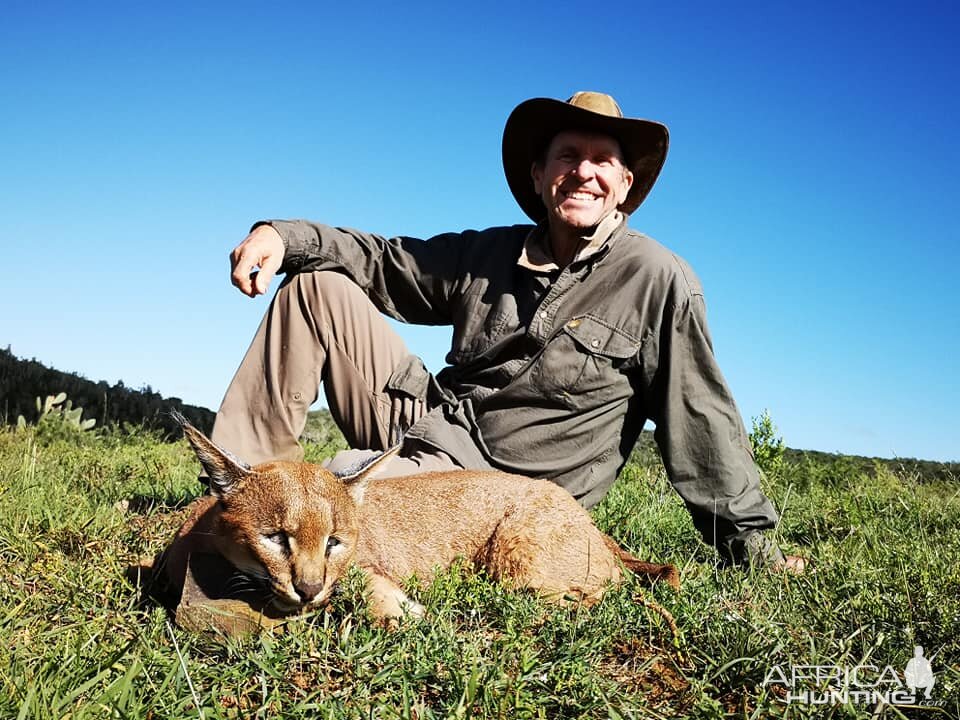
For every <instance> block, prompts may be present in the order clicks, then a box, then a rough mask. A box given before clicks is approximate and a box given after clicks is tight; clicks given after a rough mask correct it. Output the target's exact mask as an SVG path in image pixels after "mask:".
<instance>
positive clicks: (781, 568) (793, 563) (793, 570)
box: [770, 555, 810, 575]
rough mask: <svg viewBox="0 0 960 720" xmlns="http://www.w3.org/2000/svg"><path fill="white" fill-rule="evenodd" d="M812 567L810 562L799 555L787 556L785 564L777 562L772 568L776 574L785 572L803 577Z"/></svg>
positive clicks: (784, 559) (784, 560)
mask: <svg viewBox="0 0 960 720" xmlns="http://www.w3.org/2000/svg"><path fill="white" fill-rule="evenodd" d="M809 566H810V561H809V560H807V559H806V558H802V557H800V556H799V555H787V556H785V557H784V558H783V562H776V563H774V564H773V565H772V566H771V568H770V569H771V570H773V571H774V572H783V573H788V574H790V575H803V574H804V573H805V572H806V571H807V568H808V567H809Z"/></svg>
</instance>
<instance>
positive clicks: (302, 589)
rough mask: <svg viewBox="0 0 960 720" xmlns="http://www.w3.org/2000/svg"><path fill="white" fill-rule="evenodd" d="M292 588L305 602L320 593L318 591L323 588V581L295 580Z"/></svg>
mask: <svg viewBox="0 0 960 720" xmlns="http://www.w3.org/2000/svg"><path fill="white" fill-rule="evenodd" d="M293 589H294V590H295V591H296V593H297V595H299V596H300V599H301V600H302V601H303V602H305V603H307V602H310V601H311V600H313V599H314V598H315V597H316V596H317V595H319V594H320V591H321V590H323V583H308V582H295V583H294V584H293Z"/></svg>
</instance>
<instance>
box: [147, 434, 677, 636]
mask: <svg viewBox="0 0 960 720" xmlns="http://www.w3.org/2000/svg"><path fill="white" fill-rule="evenodd" d="M178 419H179V420H180V422H181V424H182V425H183V430H184V433H185V435H186V437H187V439H188V440H189V442H190V444H191V445H192V446H193V449H194V451H195V452H196V454H197V457H198V458H199V460H200V462H201V464H202V465H203V467H204V469H205V470H206V472H207V474H208V475H209V477H210V489H211V493H212V494H211V495H208V496H204V497H201V498H199V499H198V500H196V501H194V503H193V504H192V505H191V508H190V514H189V518H188V520H187V521H186V522H185V523H184V524H183V526H182V527H181V528H180V530H179V531H178V533H177V535H176V537H175V539H174V541H173V543H172V544H171V545H170V547H169V548H168V549H167V550H166V551H165V553H164V555H163V559H162V563H163V568H164V572H165V573H166V575H167V579H168V580H169V581H170V584H171V586H172V587H173V588H178V590H176V592H179V589H181V588H182V587H183V582H184V575H185V572H186V567H187V563H188V561H189V557H190V554H191V553H216V554H219V555H220V556H222V557H224V558H226V559H227V560H228V561H229V562H230V563H231V564H233V566H234V567H236V568H237V569H238V570H240V571H241V572H242V573H244V574H245V575H248V576H250V577H252V578H254V579H256V580H258V581H259V582H261V583H263V585H264V586H265V587H268V588H269V589H270V591H271V592H272V594H273V604H274V605H275V606H277V607H278V608H279V609H281V610H283V611H291V612H292V611H296V610H298V609H301V608H307V607H316V606H321V605H324V604H325V603H326V602H327V601H328V600H329V599H330V596H331V593H332V592H333V590H334V587H335V585H336V583H337V581H338V580H339V579H340V578H342V577H343V576H344V574H345V573H346V572H347V569H348V567H349V566H350V564H351V563H356V564H357V565H358V566H359V567H360V568H362V569H363V570H364V571H365V572H366V575H367V583H368V587H367V589H368V592H369V596H370V600H369V608H370V611H371V614H372V615H373V616H374V617H375V618H378V619H381V620H385V621H389V620H391V619H393V618H398V617H400V616H402V615H403V614H404V613H405V612H409V613H412V614H422V613H423V608H422V607H421V606H420V605H419V604H417V603H416V602H414V601H413V600H411V599H410V598H408V597H407V595H406V594H405V593H404V591H403V589H402V587H401V585H402V583H403V582H404V581H405V580H406V579H407V578H409V577H410V576H416V577H418V578H420V579H422V580H427V581H428V580H429V579H430V578H431V577H432V575H433V573H434V572H435V571H436V570H437V569H438V568H447V567H449V566H450V565H451V564H452V563H453V562H454V561H455V560H456V559H457V558H464V559H466V560H467V561H470V562H472V563H473V564H474V565H475V566H476V567H478V568H483V569H485V570H486V572H487V573H488V574H489V575H490V576H491V577H493V578H495V579H497V580H499V581H501V582H502V583H504V584H505V585H507V586H508V587H511V588H529V589H531V590H534V591H535V592H537V593H538V594H539V595H541V596H543V597H544V598H547V599H549V600H552V601H555V602H571V601H574V602H580V603H584V604H591V603H593V602H596V601H597V600H598V599H599V598H600V597H601V595H602V594H603V592H604V591H605V590H606V589H607V588H608V587H609V586H610V585H615V584H617V583H619V582H621V581H622V580H623V578H624V570H623V568H624V567H627V568H629V569H630V570H632V571H634V572H636V573H640V574H643V575H646V576H648V578H650V579H653V580H663V581H665V582H667V583H669V584H670V585H671V586H673V587H674V588H676V587H678V586H679V581H678V574H677V570H676V568H675V567H674V566H672V565H657V564H653V563H647V562H643V561H641V560H638V559H636V558H634V557H633V556H631V555H630V554H629V553H627V552H625V551H624V550H622V549H621V548H619V547H618V546H617V544H616V542H615V541H614V540H612V539H611V538H610V537H608V536H606V535H604V534H603V533H602V532H600V531H599V530H598V529H597V528H596V526H594V524H593V522H592V520H591V518H590V516H589V515H588V514H587V512H586V511H585V510H584V509H583V508H582V507H580V505H578V504H577V502H576V501H575V500H574V499H573V497H572V496H571V495H570V494H569V493H567V491H566V490H564V489H563V488H561V487H559V486H557V485H555V484H553V483H551V482H549V481H546V480H531V479H530V478H525V477H520V476H516V475H508V474H506V473H501V472H495V471H471V470H459V471H451V472H431V473H423V474H418V475H409V476H406V477H394V478H382V479H377V480H375V481H374V477H375V476H376V475H377V473H378V472H379V471H381V470H382V469H383V466H384V465H385V464H386V461H387V460H388V459H389V457H390V456H391V455H392V454H393V452H395V450H394V451H388V452H387V453H384V454H383V455H381V456H380V457H378V458H377V459H376V460H374V461H373V462H372V463H370V464H368V465H367V466H366V467H363V468H362V469H360V470H358V471H357V472H354V473H352V474H349V475H345V476H340V477H337V476H335V475H334V474H333V473H331V472H329V471H328V470H326V469H325V468H323V467H321V466H319V465H314V464H310V463H302V462H268V463H263V464H261V465H257V466H255V467H250V466H248V465H246V464H245V463H243V462H242V461H241V460H239V459H238V458H236V457H234V456H233V455H231V454H230V453H229V452H226V451H224V450H222V449H221V448H219V447H217V446H216V445H215V444H214V443H213V442H211V441H210V440H209V439H208V438H206V437H205V436H204V435H203V434H202V433H201V432H200V431H198V430H197V429H196V428H194V427H193V426H192V425H190V424H189V423H187V422H186V420H185V419H183V418H178ZM642 602H644V603H645V604H648V605H650V606H653V605H654V604H653V603H650V602H647V601H642ZM657 609H658V610H662V609H660V608H657ZM663 613H666V611H665V610H664V611H663ZM665 617H669V614H668V613H667V614H666V615H665ZM668 622H669V620H668Z"/></svg>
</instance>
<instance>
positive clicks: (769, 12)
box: [0, 0, 960, 460]
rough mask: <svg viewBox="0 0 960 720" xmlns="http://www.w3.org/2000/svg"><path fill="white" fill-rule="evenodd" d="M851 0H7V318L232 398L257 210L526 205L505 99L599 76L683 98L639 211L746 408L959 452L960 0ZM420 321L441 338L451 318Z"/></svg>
mask: <svg viewBox="0 0 960 720" xmlns="http://www.w3.org/2000/svg"><path fill="white" fill-rule="evenodd" d="M196 5H200V6H199V7H197V6H196ZM840 5H841V4H838V3H803V4H795V3H794V4H788V3H779V2H764V3H683V2H680V3H673V4H670V7H669V8H667V7H665V6H664V4H663V3H642V2H631V3H622V4H617V3H606V4H603V5H602V6H601V5H600V4H592V5H590V4H588V5H583V4H566V3H553V4H551V5H549V6H546V5H542V6H541V5H536V4H528V3H523V2H511V3H493V4H490V5H488V6H486V7H485V8H479V7H472V6H471V7H469V8H460V7H457V6H456V5H455V4H447V3H443V4H441V3H437V4H418V5H414V6H406V5H403V6H400V5H398V4H384V5H382V6H378V5H377V4H376V3H354V4H352V6H351V7H337V8H335V9H327V6H326V4H324V3H302V4H295V3H246V2H231V3H214V2H210V3H203V4H193V3H190V4H181V3H176V2H174V3H165V4H163V5H162V6H161V5H158V4H148V3H116V4H110V3H46V2H39V3H38V2H29V3H27V2H19V0H14V1H13V2H10V1H9V0H8V1H7V2H5V3H4V10H3V22H2V23H0V107H2V108H3V111H2V113H0V148H2V160H0V219H2V223H3V233H2V236H3V241H2V243H3V257H4V260H5V265H6V267H5V272H4V273H3V282H2V284H0V305H2V308H3V312H2V314H0V345H2V346H6V345H10V346H11V349H12V350H13V352H14V353H15V354H17V355H19V356H21V357H36V358H37V359H38V360H41V361H43V362H45V363H47V364H50V365H53V366H55V367H57V368H60V369H62V370H68V371H75V372H79V373H81V374H83V375H85V376H86V377H88V378H91V379H93V380H100V379H104V380H107V381H109V382H115V381H117V380H118V379H122V380H123V381H124V382H125V383H126V384H127V385H130V386H135V387H136V386H141V385H145V384H149V385H151V386H152V387H153V388H154V389H155V390H157V391H159V392H162V393H163V394H165V395H174V396H178V397H181V398H183V399H184V400H185V401H187V402H192V403H197V404H201V405H206V406H208V407H211V408H213V409H215V408H216V406H217V405H218V404H219V401H220V398H221V396H222V394H223V391H224V389H225V388H226V385H227V383H228V382H229V380H230V377H231V376H232V374H233V371H234V369H235V368H236V365H237V363H238V362H239V360H240V358H241V356H242V354H243V352H244V351H245V349H246V346H247V344H248V342H249V339H250V337H251V335H252V333H253V331H254V330H255V328H256V326H257V324H258V323H259V319H260V316H261V315H262V312H263V310H264V309H265V307H266V303H267V300H266V299H265V298H259V299H257V300H250V299H248V298H245V297H244V296H242V295H240V294H239V293H238V292H237V291H236V290H234V289H233V287H232V286H231V285H230V283H229V277H228V264H227V253H228V252H229V250H230V249H232V248H233V247H234V246H235V245H236V244H237V243H238V242H239V241H240V240H241V239H242V238H243V237H244V235H245V234H246V231H247V229H248V228H249V226H250V224H251V223H252V222H253V221H255V220H257V219H260V218H274V217H279V218H283V217H308V218H311V219H315V220H320V221H323V222H328V223H331V224H338V225H347V226H354V227H359V228H362V229H364V230H370V231H376V232H380V233H385V234H390V235H394V234H396V235H399V234H404V235H416V236H429V235H432V234H435V233H438V232H443V231H449V230H459V229H464V228H477V227H486V226H490V225H499V224H509V223H515V222H521V221H523V220H524V216H523V215H522V213H521V212H520V210H519V209H518V208H517V207H516V205H515V204H514V202H513V200H512V198H511V196H510V194H509V191H508V190H507V187H506V183H505V181H504V180H503V175H502V170H501V167H500V159H499V148H500V134H501V132H502V129H503V123H504V121H505V120H506V117H507V115H508V114H509V112H510V110H511V109H512V108H513V107H514V106H515V105H516V104H517V103H519V102H521V101H522V100H524V99H526V98H529V97H536V96H547V97H558V98H565V97H567V96H569V95H570V94H572V93H573V92H574V91H577V90H583V89H593V90H601V91H605V92H609V93H611V94H613V95H614V96H616V98H617V99H618V100H619V102H620V104H621V106H622V107H623V108H624V111H625V112H626V113H627V114H628V115H632V116H637V117H649V118H653V119H657V120H660V121H662V122H664V123H666V124H667V125H668V126H669V127H670V130H671V151H670V156H669V158H668V160H667V164H666V167H665V169H664V172H663V174H662V175H661V178H660V181H659V182H658V184H657V186H656V187H655V189H654V190H653V192H652V193H651V195H650V197H649V199H648V200H647V201H646V202H645V203H644V205H643V206H642V207H641V208H640V209H639V210H638V211H637V212H636V213H634V215H633V216H632V218H631V225H632V226H633V227H634V228H636V229H638V230H641V231H643V232H646V233H648V234H650V235H652V236H654V237H655V238H657V239H658V240H660V241H661V242H662V243H664V244H666V245H667V246H669V247H670V248H672V249H673V250H674V251H676V252H677V253H679V254H680V255H682V256H683V257H685V258H686V259H687V260H688V261H689V262H690V263H691V264H692V265H693V267H694V268H695V269H696V271H697V273H698V274H699V275H700V277H701V280H702V281H703V284H704V287H705V290H706V297H707V306H708V312H709V320H710V325H711V330H712V333H713V338H714V345H715V349H716V352H717V356H718V358H719V360H720V364H721V366H722V367H723V369H724V371H725V373H726V375H727V379H728V380H729V382H730V385H731V386H732V388H733V390H734V394H735V396H736V398H737V401H738V404H739V406H740V409H741V412H742V413H743V415H744V417H745V419H746V421H747V424H748V426H749V422H750V418H751V417H754V416H757V415H759V414H760V413H761V412H762V410H763V409H764V408H768V409H769V410H770V412H771V414H772V416H773V418H774V421H775V422H776V423H777V425H778V426H779V428H780V431H781V433H782V434H783V436H784V438H785V440H786V442H787V444H788V445H790V446H793V447H800V448H812V449H818V450H824V451H831V452H845V453H858V454H867V455H879V456H888V457H889V456H894V455H896V456H901V457H922V458H928V459H941V460H948V459H953V460H960V430H958V428H960V423H958V422H957V421H956V419H955V417H954V414H955V412H956V409H957V408H958V407H960V390H958V388H960V382H958V381H957V375H958V369H960V367H958V366H960V362H958V360H957V358H958V357H960V312H958V305H960V291H958V289H957V283H956V275H957V268H958V266H960V242H958V240H960V238H958V230H957V224H958V223H957V218H956V214H957V207H958V206H960V203H958V201H960V192H958V191H960V179H958V178H960V174H958V172H957V170H956V168H957V167H958V165H960V140H958V132H957V130H958V121H957V118H958V116H960V112H958V111H960V107H958V106H960V101H958V99H957V95H958V94H957V92H956V86H957V77H956V76H957V71H958V68H960V49H958V47H960V46H958V43H957V42H956V38H957V37H958V36H960V21H958V16H960V11H958V10H956V9H955V8H953V7H951V5H952V4H951V3H922V2H921V3H916V2H914V3H906V2H904V3H883V2H880V3H847V4H843V5H844V7H840ZM161 8H162V9H161ZM548 8H549V9H548ZM401 332H402V334H403V335H404V337H405V338H406V339H407V341H408V343H409V344H410V345H411V347H412V348H413V349H414V350H415V351H417V352H419V353H420V354H421V355H422V356H423V357H424V359H425V360H426V362H427V364H428V366H430V367H431V368H432V369H434V370H438V369H439V368H440V367H442V365H443V356H444V354H445V352H446V349H447V345H448V343H449V334H448V332H447V331H445V330H443V329H422V328H402V329H401ZM52 390H54V388H51V391H52Z"/></svg>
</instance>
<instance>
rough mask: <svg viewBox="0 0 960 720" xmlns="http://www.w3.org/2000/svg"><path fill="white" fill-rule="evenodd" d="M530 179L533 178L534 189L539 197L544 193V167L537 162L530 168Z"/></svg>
mask: <svg viewBox="0 0 960 720" xmlns="http://www.w3.org/2000/svg"><path fill="white" fill-rule="evenodd" d="M530 177H532V178H533V189H534V191H535V192H536V193H537V195H539V194H540V193H542V192H543V166H542V165H540V163H539V162H537V161H536V160H534V161H533V164H532V165H531V166H530Z"/></svg>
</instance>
